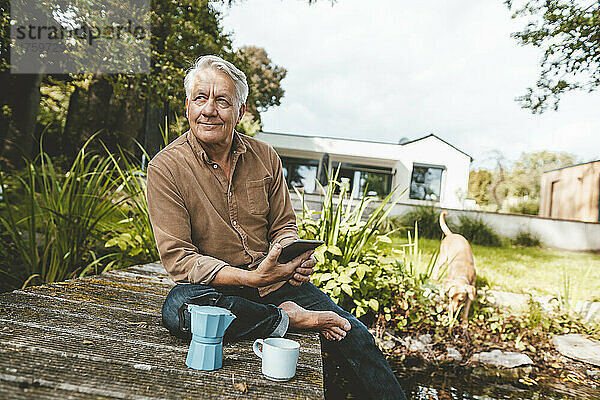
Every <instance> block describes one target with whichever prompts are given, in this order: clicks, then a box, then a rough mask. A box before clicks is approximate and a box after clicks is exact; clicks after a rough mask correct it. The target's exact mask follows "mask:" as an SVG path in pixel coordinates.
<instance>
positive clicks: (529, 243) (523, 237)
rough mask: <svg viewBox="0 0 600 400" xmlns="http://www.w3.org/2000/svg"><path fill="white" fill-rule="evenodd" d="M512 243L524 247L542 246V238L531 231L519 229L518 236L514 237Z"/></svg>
mask: <svg viewBox="0 0 600 400" xmlns="http://www.w3.org/2000/svg"><path fill="white" fill-rule="evenodd" d="M512 244H514V245H515V246H523V247H540V246H541V244H542V242H541V241H540V239H539V238H538V237H537V236H536V235H534V234H533V233H531V232H529V231H519V233H517V236H515V237H514V238H513V239H512Z"/></svg>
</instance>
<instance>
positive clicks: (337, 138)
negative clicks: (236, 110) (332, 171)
mask: <svg viewBox="0 0 600 400" xmlns="http://www.w3.org/2000/svg"><path fill="white" fill-rule="evenodd" d="M258 133H267V134H270V135H281V136H296V137H304V138H319V139H331V140H346V141H350V142H363V143H377V144H389V145H392V146H404V145H407V144H411V143H414V142H418V141H419V140H423V139H427V138H428V137H430V136H433V137H435V138H436V139H438V140H440V141H442V142H444V143H446V144H447V145H448V146H450V147H452V148H453V149H454V150H456V151H459V152H461V153H462V154H464V155H466V156H467V157H469V159H470V160H471V161H473V157H471V156H470V155H469V154H467V153H465V152H464V151H462V150H461V149H459V148H458V147H456V146H454V145H452V144H450V143H448V142H447V141H445V140H444V139H442V138H440V137H439V136H437V135H435V134H433V133H430V134H429V135H425V136H422V137H420V138H418V139H414V140H409V141H408V142H404V143H392V142H382V141H377V140H365V139H349V138H339V137H332V136H317V135H298V134H297V133H283V132H267V131H259V132H258Z"/></svg>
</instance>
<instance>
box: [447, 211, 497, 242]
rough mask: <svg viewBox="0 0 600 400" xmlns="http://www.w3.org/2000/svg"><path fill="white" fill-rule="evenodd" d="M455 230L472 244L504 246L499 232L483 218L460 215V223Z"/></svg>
mask: <svg viewBox="0 0 600 400" xmlns="http://www.w3.org/2000/svg"><path fill="white" fill-rule="evenodd" d="M454 232H455V233H460V234H461V235H463V236H464V237H465V238H466V239H467V240H468V241H469V242H471V243H472V244H480V245H484V246H493V247H501V246H502V240H501V238H500V236H498V234H497V233H496V232H494V230H493V229H492V228H491V227H490V226H489V225H488V224H486V223H485V222H484V221H483V220H482V219H481V218H477V217H476V218H473V217H470V216H468V215H460V216H459V217H458V225H457V226H456V227H455V228H454Z"/></svg>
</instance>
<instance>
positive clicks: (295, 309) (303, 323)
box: [279, 301, 351, 340]
mask: <svg viewBox="0 0 600 400" xmlns="http://www.w3.org/2000/svg"><path fill="white" fill-rule="evenodd" d="M279 308H281V309H282V310H283V311H285V312H286V313H287V315H288V316H289V317H290V328H291V329H311V330H318V331H319V332H321V333H322V334H323V336H325V338H326V339H328V340H342V339H343V338H344V337H346V333H347V331H349V330H350V328H351V326H350V322H348V320H347V319H346V318H342V317H340V316H339V315H337V314H336V313H334V312H333V311H310V310H307V309H305V308H302V307H300V306H299V305H298V304H296V303H294V302H292V301H284V302H283V303H281V304H280V305H279Z"/></svg>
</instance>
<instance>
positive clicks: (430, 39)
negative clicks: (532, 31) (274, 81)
mask: <svg viewBox="0 0 600 400" xmlns="http://www.w3.org/2000/svg"><path fill="white" fill-rule="evenodd" d="M226 14H227V15H226V17H225V18H224V25H225V28H226V29H228V30H232V31H233V32H234V36H235V40H234V44H235V45H236V46H241V45H245V44H253V45H257V46H261V47H264V48H265V49H266V50H267V52H268V54H269V56H270V57H271V59H272V60H273V61H274V62H275V63H277V64H279V65H282V66H284V67H285V68H287V70H288V75H287V77H286V79H285V80H284V81H283V86H284V89H285V90H286V94H285V97H284V99H283V101H282V105H281V106H280V107H275V108H272V109H270V110H269V111H268V112H266V113H264V115H263V122H264V127H265V130H270V131H276V132H289V133H300V134H312V135H320V136H334V137H348V138H356V139H372V140H378V141H389V142H397V141H398V139H400V138H401V137H404V136H407V137H409V138H416V137H420V136H423V135H425V134H428V133H430V132H434V133H436V134H437V135H439V136H440V137H442V138H444V139H445V140H447V141H449V142H450V143H452V144H454V145H455V146H457V147H458V148H460V149H462V150H464V151H465V152H466V153H469V154H471V155H472V156H473V157H474V158H476V159H477V158H478V157H481V158H483V157H485V155H486V152H488V151H490V150H500V151H501V152H503V153H504V154H505V155H506V156H507V158H510V159H514V158H516V157H518V156H519V155H520V153H521V152H527V151H536V150H544V149H550V150H563V151H568V152H572V153H576V154H577V155H579V156H580V157H582V158H584V159H591V158H594V157H595V158H600V154H599V153H598V152H599V151H600V150H596V149H600V113H598V112H597V110H598V109H600V94H599V93H591V94H588V93H578V94H569V95H567V96H564V98H563V100H562V101H561V108H560V109H559V111H558V112H551V111H549V112H546V113H544V114H543V115H541V116H539V115H532V114H531V113H530V112H529V111H527V110H524V109H521V108H520V107H519V105H518V104H517V103H516V102H515V101H514V99H515V98H516V97H517V96H519V95H521V94H523V93H524V92H525V88H526V87H528V86H531V85H533V84H534V83H535V81H536V79H537V74H538V67H537V63H538V62H539V58H540V55H541V54H540V52H539V49H535V48H529V47H522V46H519V45H518V44H517V42H516V41H515V40H514V39H512V38H511V37H510V33H511V32H514V31H516V30H518V29H520V28H522V26H523V23H524V22H523V21H515V20H512V19H511V18H510V12H509V11H508V10H507V9H506V7H505V6H504V5H503V4H502V2H482V1H480V0H469V1H463V2H460V3H457V2H453V1H438V2H435V3H432V2H399V1H395V0H386V1H384V0H380V1H378V2H366V1H364V0H362V1H359V0H340V1H338V2H337V3H336V4H335V5H334V6H333V7H332V6H331V5H330V3H329V2H326V1H320V2H317V3H316V4H314V5H311V6H309V5H308V4H307V1H293V0H284V1H281V2H274V1H272V0H247V1H246V2H244V3H240V4H234V6H232V7H231V8H230V9H229V10H227V11H226Z"/></svg>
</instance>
